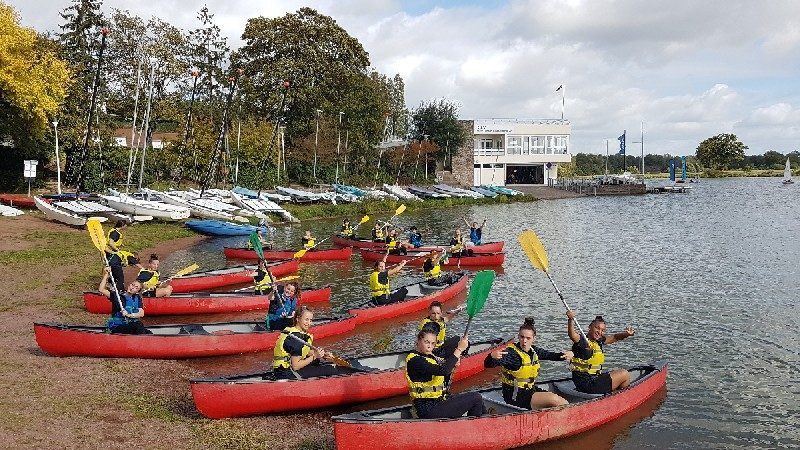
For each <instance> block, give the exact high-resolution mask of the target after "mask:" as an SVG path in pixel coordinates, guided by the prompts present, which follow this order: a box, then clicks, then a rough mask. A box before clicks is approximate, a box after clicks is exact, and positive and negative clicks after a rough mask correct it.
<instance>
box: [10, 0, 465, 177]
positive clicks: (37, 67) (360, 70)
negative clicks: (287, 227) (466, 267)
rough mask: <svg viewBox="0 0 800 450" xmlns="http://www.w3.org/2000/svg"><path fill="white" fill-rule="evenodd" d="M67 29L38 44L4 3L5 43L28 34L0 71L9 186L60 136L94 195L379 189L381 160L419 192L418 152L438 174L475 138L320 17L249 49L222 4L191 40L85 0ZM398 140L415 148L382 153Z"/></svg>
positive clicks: (276, 29) (268, 33)
mask: <svg viewBox="0 0 800 450" xmlns="http://www.w3.org/2000/svg"><path fill="white" fill-rule="evenodd" d="M60 17H61V24H60V26H59V31H58V32H55V33H53V34H36V33H35V32H33V30H30V29H28V28H25V27H23V26H22V25H20V24H19V19H18V17H17V15H16V13H15V12H14V11H13V9H12V8H11V7H9V6H7V5H4V4H3V3H2V1H1V0H0V34H2V32H4V31H7V32H8V33H9V34H10V35H13V36H20V38H18V39H13V40H7V41H6V40H4V41H3V42H0V60H5V58H6V57H9V56H13V57H14V58H15V59H13V61H14V63H15V65H13V66H11V67H10V70H5V71H0V105H2V106H7V108H0V119H2V120H0V152H3V154H4V155H6V156H7V157H6V158H2V159H1V160H2V161H0V172H2V173H3V174H4V177H2V178H3V179H4V180H6V181H5V184H6V186H3V187H5V188H8V187H9V184H11V183H12V182H14V181H17V182H18V181H20V179H21V167H22V162H21V160H22V159H38V160H40V161H43V162H46V161H49V160H51V159H52V155H53V148H54V146H55V137H56V132H57V133H58V140H59V147H60V149H61V151H62V152H63V153H64V156H65V158H64V159H65V160H66V179H67V181H68V182H70V183H73V184H77V183H80V184H81V185H82V186H81V187H83V188H85V189H87V190H100V189H103V188H104V187H109V186H116V185H120V184H121V183H125V182H127V179H128V174H129V173H132V176H131V180H130V181H131V183H132V184H135V183H136V182H138V176H139V174H140V173H141V174H142V177H143V180H142V182H143V183H144V184H149V183H152V182H154V181H160V182H165V183H170V184H172V185H179V184H181V183H187V182H193V183H209V184H215V183H223V184H225V183H231V182H232V181H233V179H234V178H237V179H238V182H239V183H240V184H244V185H247V186H250V187H253V188H262V187H269V186H273V185H276V184H286V183H288V182H302V183H306V184H313V183H318V182H332V181H334V178H335V177H336V175H337V174H339V179H340V181H345V182H348V183H351V184H366V183H367V182H372V181H373V178H374V177H375V170H376V167H377V166H378V160H379V159H380V160H381V164H380V166H381V171H380V173H378V175H377V179H378V181H380V182H393V181H394V180H395V179H397V178H401V179H403V180H406V181H410V179H411V178H413V176H414V172H416V173H417V178H419V177H420V174H424V170H414V166H413V165H412V164H410V162H413V161H414V159H415V157H417V155H421V156H422V164H425V163H426V161H427V162H428V163H429V164H431V161H435V159H436V158H440V159H441V158H443V157H444V156H445V155H446V153H452V152H453V151H454V150H455V149H458V148H460V147H461V146H462V144H463V143H464V140H465V139H466V134H465V132H464V130H463V128H462V127H461V126H459V124H458V121H457V112H458V110H457V108H456V107H455V105H454V104H453V103H451V102H447V101H443V100H432V101H428V102H423V103H421V104H420V105H418V106H417V107H416V108H414V109H413V110H412V109H410V108H409V107H408V106H407V105H406V103H405V85H404V81H403V79H402V77H400V75H397V74H396V75H393V76H390V75H386V74H382V73H380V72H378V71H377V70H375V69H373V68H372V67H371V65H370V59H369V54H368V52H367V51H366V50H365V49H364V47H363V46H362V45H361V43H360V42H359V41H358V40H357V39H356V38H354V37H353V36H351V35H350V34H348V33H347V31H346V30H344V29H343V28H342V27H341V26H340V25H339V24H337V23H336V21H335V20H334V19H333V18H331V17H328V16H325V15H323V14H320V13H319V12H317V11H315V10H314V9H311V8H301V9H300V10H298V11H296V12H294V13H289V14H286V15H284V16H281V17H276V18H266V17H254V18H251V19H249V20H248V21H247V23H246V25H245V27H244V30H242V34H241V38H242V41H243V45H242V46H241V47H239V48H237V49H232V48H231V43H229V42H228V40H227V38H226V37H225V36H224V35H223V34H222V32H221V29H220V27H219V25H218V24H217V23H216V21H215V19H214V14H213V13H212V12H211V11H210V10H209V9H208V8H207V7H203V8H202V9H201V10H200V11H199V12H198V13H197V16H196V19H197V21H196V26H195V28H193V29H189V30H183V29H180V28H178V27H176V26H174V25H172V24H170V23H169V22H167V21H165V20H163V19H161V18H158V17H152V18H149V19H145V18H142V17H138V16H136V15H133V14H131V13H130V12H128V11H124V10H119V9H111V10H110V11H107V10H104V9H103V7H102V0H73V1H72V2H70V4H69V5H68V6H66V8H65V9H64V10H63V11H62V12H61V13H60ZM54 122H57V125H54ZM121 130H125V131H124V135H123V136H120V134H121V133H122V131H121ZM154 135H155V136H166V137H167V140H168V143H167V144H166V146H165V148H163V149H153V148H152V141H153V136H154ZM117 138H124V144H125V145H121V143H118V141H117ZM393 138H400V139H403V140H405V141H408V142H410V143H409V144H408V145H406V146H402V145H400V146H389V145H383V146H381V145H378V144H380V143H381V142H388V141H392V140H393ZM395 140H396V139H395ZM131 147H132V148H133V151H132V152H130V151H129V150H130V148H131ZM142 161H144V165H142ZM279 162H280V164H279ZM418 164H419V163H417V165H418ZM42 165H43V164H40V167H41V166H42ZM284 166H285V170H284ZM279 176H280V178H279ZM0 183H2V182H0Z"/></svg>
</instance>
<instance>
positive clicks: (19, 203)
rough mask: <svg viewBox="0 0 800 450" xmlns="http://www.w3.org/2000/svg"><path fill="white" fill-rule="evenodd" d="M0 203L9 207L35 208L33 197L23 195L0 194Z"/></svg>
mask: <svg viewBox="0 0 800 450" xmlns="http://www.w3.org/2000/svg"><path fill="white" fill-rule="evenodd" d="M0 203H5V204H6V205H9V206H14V207H17V208H35V207H36V202H34V200H33V197H28V196H27V195H25V194H0Z"/></svg>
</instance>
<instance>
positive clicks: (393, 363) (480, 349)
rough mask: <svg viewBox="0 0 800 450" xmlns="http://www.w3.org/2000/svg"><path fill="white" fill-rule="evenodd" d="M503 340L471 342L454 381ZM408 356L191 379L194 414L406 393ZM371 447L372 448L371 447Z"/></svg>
mask: <svg viewBox="0 0 800 450" xmlns="http://www.w3.org/2000/svg"><path fill="white" fill-rule="evenodd" d="M502 343H503V341H502V340H501V339H495V340H493V341H487V342H476V343H472V344H471V346H470V351H469V355H468V356H464V358H462V359H461V363H460V364H459V366H458V368H457V369H456V371H455V375H454V376H453V380H461V379H464V378H467V377H470V376H472V375H475V374H477V373H479V372H481V371H483V370H484V367H483V360H484V359H486V355H487V354H489V352H491V351H493V350H494V349H496V348H498V347H499V346H500V345H501V344H502ZM407 355H408V352H393V353H383V354H378V355H370V356H366V357H362V358H352V359H348V362H349V363H350V364H351V365H352V366H353V368H352V369H351V368H342V367H339V368H337V369H338V370H339V372H340V373H339V374H337V375H335V376H330V377H320V378H308V379H303V380H280V381H276V380H275V379H274V378H272V373H271V372H265V373H255V374H245V375H234V376H230V377H221V378H200V379H196V380H191V387H192V398H194V404H195V405H196V406H197V410H198V411H200V413H201V414H202V415H204V416H206V417H209V418H211V419H222V418H225V417H244V416H253V415H257V414H273V413H283V412H288V411H301V410H309V409H319V408H328V407H331V406H339V405H346V404H350V403H359V402H366V401H370V400H376V399H380V398H387V397H394V396H397V395H403V394H408V383H407V382H406V377H405V372H404V370H403V369H404V367H405V361H406V356H407ZM373 448H374V447H373Z"/></svg>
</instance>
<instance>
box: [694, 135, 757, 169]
mask: <svg viewBox="0 0 800 450" xmlns="http://www.w3.org/2000/svg"><path fill="white" fill-rule="evenodd" d="M747 148H748V147H747V146H746V145H744V144H743V143H742V142H741V141H739V139H738V138H737V137H736V135H734V134H730V133H725V134H718V135H716V136H713V137H710V138H708V139H706V140H704V141H703V142H701V143H700V145H698V146H697V153H696V155H697V159H698V160H700V162H701V163H702V164H703V166H705V167H708V168H712V169H727V168H728V167H730V166H731V165H732V164H734V163H736V162H738V161H742V160H744V151H745V150H747Z"/></svg>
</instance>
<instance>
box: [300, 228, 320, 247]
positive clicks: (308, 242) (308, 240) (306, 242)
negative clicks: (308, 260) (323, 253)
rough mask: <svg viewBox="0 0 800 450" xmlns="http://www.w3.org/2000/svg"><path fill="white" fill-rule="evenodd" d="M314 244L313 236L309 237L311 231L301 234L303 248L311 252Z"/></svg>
mask: <svg viewBox="0 0 800 450" xmlns="http://www.w3.org/2000/svg"><path fill="white" fill-rule="evenodd" d="M316 242H317V241H316V239H314V236H312V235H311V230H306V232H305V234H303V248H304V249H306V250H311V249H312V248H313V247H314V245H316Z"/></svg>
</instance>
